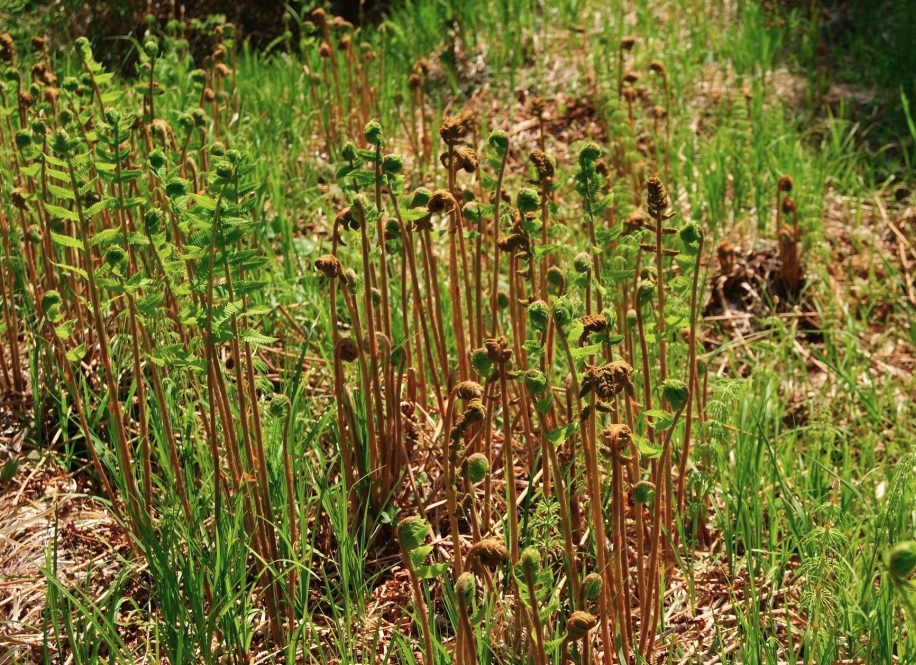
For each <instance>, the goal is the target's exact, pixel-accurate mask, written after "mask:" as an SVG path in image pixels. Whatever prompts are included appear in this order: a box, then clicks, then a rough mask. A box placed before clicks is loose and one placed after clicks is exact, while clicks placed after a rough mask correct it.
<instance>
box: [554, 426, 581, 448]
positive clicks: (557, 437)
mask: <svg viewBox="0 0 916 665" xmlns="http://www.w3.org/2000/svg"><path fill="white" fill-rule="evenodd" d="M576 427H577V424H576V423H569V424H568V425H564V426H563V427H558V428H557V429H552V430H550V431H549V432H547V440H548V441H550V443H552V444H554V445H559V444H560V443H562V442H563V441H565V440H566V439H568V438H569V437H571V436H572V435H573V433H574V432H575V431H576Z"/></svg>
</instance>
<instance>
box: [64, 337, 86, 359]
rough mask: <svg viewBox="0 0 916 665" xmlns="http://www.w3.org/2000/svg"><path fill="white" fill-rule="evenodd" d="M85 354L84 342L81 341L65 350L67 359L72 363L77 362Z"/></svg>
mask: <svg viewBox="0 0 916 665" xmlns="http://www.w3.org/2000/svg"><path fill="white" fill-rule="evenodd" d="M85 355H86V343H85V342H83V343H82V344H80V345H79V346H77V347H76V348H74V349H70V350H69V351H67V360H69V361H70V362H72V363H78V362H79V361H80V360H82V359H83V356H85Z"/></svg>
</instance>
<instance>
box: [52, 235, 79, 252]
mask: <svg viewBox="0 0 916 665" xmlns="http://www.w3.org/2000/svg"><path fill="white" fill-rule="evenodd" d="M51 240H53V241H54V242H56V243H57V244H58V245H61V246H63V247H72V248H73V249H82V248H83V243H82V242H81V241H79V240H77V239H76V238H74V237H73V236H65V235H63V234H60V233H54V231H51Z"/></svg>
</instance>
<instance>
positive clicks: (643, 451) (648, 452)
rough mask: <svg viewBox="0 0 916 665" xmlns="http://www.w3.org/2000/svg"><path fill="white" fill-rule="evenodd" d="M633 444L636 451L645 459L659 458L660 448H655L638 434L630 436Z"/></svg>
mask: <svg viewBox="0 0 916 665" xmlns="http://www.w3.org/2000/svg"><path fill="white" fill-rule="evenodd" d="M630 436H631V438H632V439H633V443H634V444H636V449H637V450H638V451H639V454H640V455H642V456H643V457H645V458H647V459H656V458H658V457H661V455H662V449H661V446H655V445H653V444H652V442H651V441H649V439H647V438H646V437H644V436H640V435H639V434H631V435H630Z"/></svg>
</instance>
